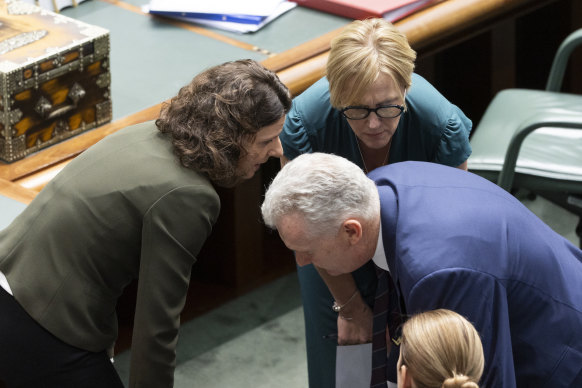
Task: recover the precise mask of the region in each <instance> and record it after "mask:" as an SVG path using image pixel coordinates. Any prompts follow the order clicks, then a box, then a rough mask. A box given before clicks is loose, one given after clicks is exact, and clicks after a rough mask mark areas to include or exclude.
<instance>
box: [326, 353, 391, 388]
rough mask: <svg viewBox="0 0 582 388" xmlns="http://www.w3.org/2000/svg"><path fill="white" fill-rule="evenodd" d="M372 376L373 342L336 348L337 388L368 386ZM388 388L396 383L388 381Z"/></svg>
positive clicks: (365, 387)
mask: <svg viewBox="0 0 582 388" xmlns="http://www.w3.org/2000/svg"><path fill="white" fill-rule="evenodd" d="M371 377H372V344H360V345H344V346H338V347H337V348H336V361H335V388H368V387H369V386H370V379H371ZM388 388H396V384H394V383H392V382H390V381H388Z"/></svg>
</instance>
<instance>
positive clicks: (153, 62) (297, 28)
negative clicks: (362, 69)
mask: <svg viewBox="0 0 582 388" xmlns="http://www.w3.org/2000/svg"><path fill="white" fill-rule="evenodd" d="M148 3H149V1H148V0H127V1H124V2H115V1H111V2H108V1H106V0H87V1H84V2H82V3H80V4H79V6H77V7H76V8H73V7H69V8H65V9H63V10H62V11H61V13H62V14H63V15H66V16H68V17H71V18H74V19H78V20H81V21H83V22H86V23H89V24H93V25H98V26H100V27H104V28H107V29H108V30H109V32H110V42H111V60H110V62H111V95H112V101H113V120H116V119H118V118H121V117H125V116H127V115H129V114H132V113H135V112H138V111H140V110H142V109H145V108H147V107H150V106H152V105H155V104H158V103H160V102H162V101H164V100H167V99H169V98H171V97H173V96H174V95H175V94H176V93H177V92H178V90H179V88H180V87H181V86H183V85H185V84H187V83H188V82H190V80H191V79H192V78H193V77H194V76H195V75H196V74H197V73H199V72H200V71H202V70H204V69H206V68H208V67H210V66H214V65H217V64H220V63H223V62H226V61H229V60H235V59H242V58H251V59H255V60H257V61H261V60H263V59H266V58H267V57H268V55H269V53H271V54H277V53H281V52H283V51H286V50H288V49H291V48H293V47H295V46H297V45H299V44H302V43H305V42H308V41H310V40H312V39H314V38H317V37H319V36H321V35H323V34H325V33H327V32H329V31H332V30H335V29H337V28H339V27H341V26H344V25H346V24H347V23H348V22H349V19H344V18H341V17H337V16H334V15H329V14H326V13H322V12H318V11H314V10H311V9H307V8H302V7H296V8H294V9H292V10H291V11H289V12H287V13H285V14H283V15H282V16H280V17H279V18H277V19H275V20H274V21H272V22H271V23H269V24H267V25H266V26H265V27H263V28H262V29H261V30H259V31H257V32H255V33H251V34H236V33H230V32H225V31H221V30H213V29H207V30H210V31H212V32H214V33H215V34H220V35H221V36H224V37H227V38H230V39H232V40H236V41H239V42H242V43H244V44H245V45H246V46H248V45H251V46H254V47H256V48H257V49H255V50H253V49H245V48H243V47H237V46H236V45H234V44H230V43H225V42H223V41H220V40H218V39H214V38H213V37H208V36H204V35H202V34H199V33H196V32H193V31H190V30H187V29H184V28H181V27H178V26H175V25H172V24H171V23H168V22H166V21H165V19H161V18H156V17H151V16H150V15H148V14H143V13H140V12H139V11H138V10H139V8H140V7H141V6H142V5H146V4H148ZM127 5H129V7H128V6H127ZM131 8H133V9H131ZM241 46H244V45H241Z"/></svg>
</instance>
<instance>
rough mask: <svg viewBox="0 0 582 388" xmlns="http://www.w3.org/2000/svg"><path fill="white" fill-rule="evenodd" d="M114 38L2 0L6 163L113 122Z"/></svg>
mask: <svg viewBox="0 0 582 388" xmlns="http://www.w3.org/2000/svg"><path fill="white" fill-rule="evenodd" d="M110 78H111V76H110V72H109V32H108V31H107V30H105V29H103V28H100V27H96V26H92V25H88V24H86V23H82V22H79V21H77V20H74V19H71V18H68V17H65V16H63V15H60V14H56V13H53V12H49V11H46V10H44V9H41V8H39V7H36V6H33V5H30V4H27V3H24V2H19V1H10V0H8V1H2V0H0V159H2V160H4V161H6V162H12V161H15V160H18V159H21V158H23V157H25V156H26V155H29V154H31V153H33V152H35V151H38V150H40V149H42V148H45V147H47V146H49V145H52V144H55V143H57V142H60V141H62V140H64V139H67V138H69V137H71V136H74V135H77V134H79V133H81V132H83V131H86V130H88V129H91V128H95V127H97V126H99V125H102V124H104V123H106V122H108V121H110V120H111V93H110Z"/></svg>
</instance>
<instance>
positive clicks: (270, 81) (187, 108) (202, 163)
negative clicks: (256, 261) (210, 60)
mask: <svg viewBox="0 0 582 388" xmlns="http://www.w3.org/2000/svg"><path fill="white" fill-rule="evenodd" d="M290 107H291V95H290V93H289V90H288V89H287V87H286V86H285V85H283V83H282V82H281V81H280V80H279V78H278V77H277V75H276V74H275V73H273V72H272V71H270V70H268V69H266V68H265V67H263V66H262V65H260V64H259V63H257V62H255V61H253V60H250V59H249V60H239V61H233V62H227V63H224V64H222V65H218V66H215V67H212V68H210V69H208V70H206V71H204V72H202V73H200V74H199V75H197V76H196V77H194V79H193V80H192V82H190V84H188V85H186V86H184V87H183V88H181V89H180V92H179V93H178V95H177V96H176V97H174V98H172V99H171V101H170V102H169V103H166V104H164V105H163V106H162V110H161V112H160V117H159V118H158V119H157V120H156V125H157V127H158V129H159V130H160V131H161V132H162V133H165V134H168V135H170V136H171V137H172V144H173V145H174V152H175V153H176V155H177V156H178V158H179V160H180V163H181V164H182V165H183V166H184V167H187V168H191V169H194V170H196V171H199V172H202V173H204V174H206V175H207V176H208V177H209V178H210V179H211V180H212V181H213V182H214V183H216V184H218V185H219V186H226V187H229V186H232V185H233V184H234V183H236V182H237V180H238V177H237V175H236V171H237V166H238V163H239V160H240V159H241V158H242V157H243V156H245V155H246V150H245V148H244V145H245V144H247V143H248V142H252V141H254V139H255V136H256V134H257V132H258V131H259V130H260V129H262V128H263V127H265V126H268V125H272V124H274V123H276V122H277V121H278V120H280V119H281V117H282V116H283V115H285V114H286V113H287V112H288V111H289V108H290Z"/></svg>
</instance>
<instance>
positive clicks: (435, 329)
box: [398, 309, 485, 388]
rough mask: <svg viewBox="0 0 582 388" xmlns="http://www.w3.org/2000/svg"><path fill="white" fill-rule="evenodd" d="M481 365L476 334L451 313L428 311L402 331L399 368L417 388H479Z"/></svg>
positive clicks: (482, 358)
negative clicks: (402, 369) (403, 370)
mask: <svg viewBox="0 0 582 388" xmlns="http://www.w3.org/2000/svg"><path fill="white" fill-rule="evenodd" d="M484 362H485V361H484V356H483V346H482V344H481V339H480V337H479V333H477V330H475V328H474V327H473V325H471V323H470V322H469V321H467V320H466V319H465V318H463V317H462V316H461V315H459V314H457V313H455V312H454V311H450V310H445V309H439V310H433V311H427V312H424V313H422V314H418V315H415V316H413V317H412V318H410V319H409V320H408V321H407V322H406V323H405V324H404V326H403V327H402V343H401V345H400V360H399V362H398V368H399V370H400V369H401V368H404V369H405V371H406V372H405V373H407V374H409V375H410V378H411V379H412V380H413V381H414V386H415V387H416V388H478V387H479V385H478V383H479V379H480V378H481V375H482V373H483V366H484ZM399 386H400V385H399Z"/></svg>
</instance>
